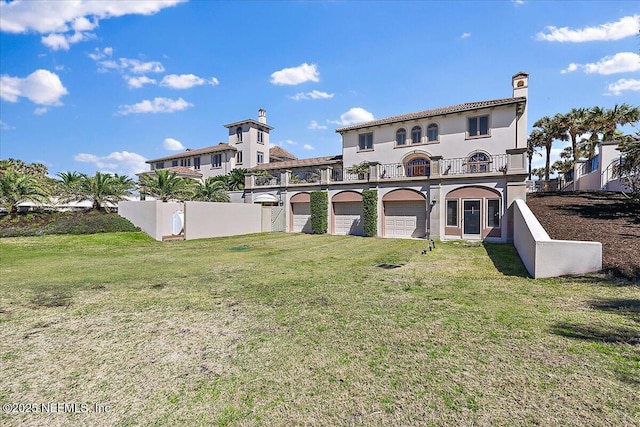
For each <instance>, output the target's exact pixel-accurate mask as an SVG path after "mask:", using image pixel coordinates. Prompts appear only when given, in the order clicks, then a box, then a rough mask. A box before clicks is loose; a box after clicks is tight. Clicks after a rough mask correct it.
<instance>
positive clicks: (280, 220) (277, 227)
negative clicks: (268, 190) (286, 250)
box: [271, 206, 286, 231]
mask: <svg viewBox="0 0 640 427" xmlns="http://www.w3.org/2000/svg"><path fill="white" fill-rule="evenodd" d="M285 225H286V221H285V218H284V207H283V206H271V231H285Z"/></svg>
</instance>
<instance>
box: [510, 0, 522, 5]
mask: <svg viewBox="0 0 640 427" xmlns="http://www.w3.org/2000/svg"><path fill="white" fill-rule="evenodd" d="M511 3H513V4H515V5H516V6H520V5H521V4H524V0H511Z"/></svg>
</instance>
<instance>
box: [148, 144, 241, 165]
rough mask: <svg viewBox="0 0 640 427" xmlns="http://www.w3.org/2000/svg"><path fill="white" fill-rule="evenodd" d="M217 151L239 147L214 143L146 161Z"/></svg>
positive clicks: (234, 149)
mask: <svg viewBox="0 0 640 427" xmlns="http://www.w3.org/2000/svg"><path fill="white" fill-rule="evenodd" d="M217 151H237V149H236V147H232V146H230V145H229V144H227V143H225V142H221V143H219V144H218V145H212V146H210V147H204V148H196V149H195V150H186V151H183V152H181V153H176V154H172V155H171V156H165V157H160V158H159V159H153V160H147V161H146V163H155V162H161V161H163V160H173V159H180V158H183V157H191V156H197V155H200V154H209V153H215V152H217Z"/></svg>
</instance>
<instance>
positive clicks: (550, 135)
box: [533, 114, 567, 190]
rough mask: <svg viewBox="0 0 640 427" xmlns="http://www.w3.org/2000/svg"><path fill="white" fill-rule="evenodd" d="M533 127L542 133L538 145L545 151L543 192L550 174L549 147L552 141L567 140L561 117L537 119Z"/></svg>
mask: <svg viewBox="0 0 640 427" xmlns="http://www.w3.org/2000/svg"><path fill="white" fill-rule="evenodd" d="M533 126H534V127H537V128H539V129H540V131H541V132H542V135H541V136H540V143H541V144H542V146H543V147H544V148H545V150H546V154H547V156H546V161H545V176H544V178H545V190H548V189H549V173H550V172H551V147H552V146H553V141H555V140H561V141H566V140H567V133H566V130H565V129H564V127H563V126H562V115H560V114H556V115H555V116H554V117H553V118H549V117H548V116H544V117H543V118H541V119H539V120H538V121H537V122H535V123H534V124H533Z"/></svg>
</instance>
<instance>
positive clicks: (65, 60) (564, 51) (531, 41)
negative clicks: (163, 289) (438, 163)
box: [0, 0, 640, 175]
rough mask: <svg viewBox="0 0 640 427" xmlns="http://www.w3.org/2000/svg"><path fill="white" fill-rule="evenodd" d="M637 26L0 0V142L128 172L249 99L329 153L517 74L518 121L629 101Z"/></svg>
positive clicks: (518, 7)
mask: <svg viewBox="0 0 640 427" xmlns="http://www.w3.org/2000/svg"><path fill="white" fill-rule="evenodd" d="M639 29H640V5H639V4H638V3H637V2H632V1H623V2H615V1H603V2H597V1H589V2H574V1H571V2H541V1H526V0H525V1H499V2H498V1H495V2H489V1H478V2H471V1H464V2H462V1H461V2H426V1H424V2H399V1H397V2H365V1H359V2H340V1H332V2H321V1H318V2H304V1H299V2H284V1H282V2H259V1H238V2H213V1H191V2H181V1H177V0H167V1H154V0H146V1H131V2H129V1H108V0H107V1H101V2H89V1H83V0H75V1H61V0H54V1H44V0H43V1H21V0H14V1H9V2H7V1H6V0H0V30H1V33H0V37H1V38H0V75H1V81H0V83H1V85H0V95H1V99H0V157H2V158H8V157H13V158H19V159H22V160H24V161H26V162H41V163H44V164H46V165H47V166H48V167H49V170H50V173H51V175H55V174H56V173H58V172H61V171H79V172H84V173H88V174H93V173H95V172H96V171H106V172H116V173H122V174H133V173H136V172H140V171H142V170H147V169H148V165H145V164H144V160H146V159H153V158H158V157H162V156H166V155H170V154H171V153H172V152H174V151H175V150H180V151H181V150H183V149H184V148H198V147H204V146H209V145H215V144H217V143H218V142H226V141H227V134H226V129H225V128H224V127H223V125H224V124H226V123H231V122H234V121H238V120H243V119H247V118H253V119H256V118H257V111H258V109H259V108H264V109H266V110H267V120H268V123H269V124H270V125H271V126H274V127H275V129H274V130H273V131H272V132H271V143H272V144H276V145H281V146H282V147H283V148H285V149H286V150H288V151H290V152H292V153H294V154H295V155H297V156H298V157H317V156H323V155H330V154H339V153H340V152H341V140H340V135H339V134H336V133H335V129H336V128H337V127H339V126H342V125H347V124H350V123H353V122H357V121H364V120H368V119H372V118H382V117H385V116H389V115H396V114H403V113H409V112H414V111H420V110H424V109H430V108H437V107H444V106H448V105H453V104H457V103H463V102H472V101H480V100H486V99H496V98H503V97H509V96H511V86H510V85H511V76H512V75H513V74H515V73H516V72H518V71H526V72H528V73H530V81H529V99H530V104H529V128H531V125H532V124H533V122H534V121H535V120H536V119H538V118H540V117H542V116H544V115H553V114H555V113H558V112H567V111H569V110H570V109H571V108H573V107H591V106H594V105H599V106H602V107H611V106H613V105H614V104H616V103H617V104H619V103H623V102H626V103H630V104H633V105H638V104H640V102H638V101H640V55H639V53H640V37H639V36H638V30H639ZM561 149H562V145H557V146H555V147H554V156H557V154H558V153H559V151H560V150H561ZM542 163H543V159H542V157H540V158H538V159H536V161H535V164H534V166H539V165H541V164H542Z"/></svg>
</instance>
